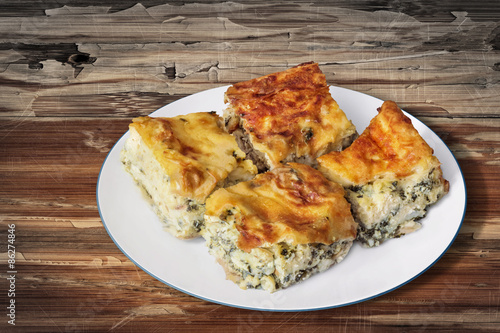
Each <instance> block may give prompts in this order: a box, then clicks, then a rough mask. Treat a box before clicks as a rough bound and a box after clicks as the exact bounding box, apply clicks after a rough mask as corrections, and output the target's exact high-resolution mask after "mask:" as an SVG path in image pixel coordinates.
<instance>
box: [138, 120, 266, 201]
mask: <svg viewBox="0 0 500 333" xmlns="http://www.w3.org/2000/svg"><path fill="white" fill-rule="evenodd" d="M220 124H221V118H220V117H219V116H218V115H217V114H215V113H212V112H198V113H191V114H187V115H183V116H177V117H172V118H161V117H157V118H152V117H139V118H135V119H133V123H132V124H130V126H129V127H130V129H131V130H135V131H137V132H138V133H139V135H140V136H141V138H142V140H143V141H144V143H145V144H146V145H147V146H148V147H149V148H150V149H151V150H152V151H153V154H154V155H155V158H156V159H157V160H158V161H159V162H160V164H161V165H162V167H163V168H164V170H165V174H166V175H168V176H169V177H170V183H171V185H172V191H173V192H174V193H176V194H179V195H182V196H186V197H188V198H194V199H196V200H198V201H201V202H204V201H205V199H206V197H207V196H208V195H209V194H210V193H211V192H212V191H213V190H214V189H215V188H216V186H217V184H218V183H219V182H220V181H222V180H224V179H225V178H226V177H227V176H228V174H229V173H230V172H231V171H232V170H233V169H235V168H236V166H237V165H238V164H239V163H240V162H241V161H242V160H243V159H244V158H245V153H243V152H242V151H241V150H240V149H239V148H238V145H237V143H236V140H235V139H234V137H232V136H231V135H229V134H228V133H226V132H225V131H224V130H223V129H222V128H221V126H220ZM251 171H253V173H256V168H255V167H253V170H251Z"/></svg>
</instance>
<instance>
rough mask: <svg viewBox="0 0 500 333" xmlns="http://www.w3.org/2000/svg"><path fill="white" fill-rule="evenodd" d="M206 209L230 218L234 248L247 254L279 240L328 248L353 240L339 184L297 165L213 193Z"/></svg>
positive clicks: (353, 226) (350, 219)
mask: <svg viewBox="0 0 500 333" xmlns="http://www.w3.org/2000/svg"><path fill="white" fill-rule="evenodd" d="M206 208H207V211H206V213H205V215H208V216H216V217H222V216H224V214H227V212H228V211H232V212H233V213H232V214H235V216H234V218H235V220H236V221H237V222H236V223H237V224H236V228H237V230H238V231H239V239H238V244H237V245H238V247H239V248H240V249H242V250H244V251H247V252H249V251H250V250H251V249H253V248H256V247H266V246H271V245H273V244H278V243H280V242H285V243H287V244H289V245H297V244H309V243H322V244H332V243H334V242H337V241H340V240H353V239H355V237H356V228H357V224H356V223H355V222H354V219H353V217H352V215H351V212H350V205H349V203H348V202H347V201H346V200H345V198H344V189H343V188H342V186H340V185H339V184H336V183H333V182H330V181H328V180H327V179H326V178H325V177H324V176H323V175H322V174H321V173H320V172H319V171H317V170H315V169H313V168H312V167H309V166H307V165H304V164H299V163H290V164H288V165H286V166H282V167H279V168H275V169H274V170H272V171H268V172H266V173H263V174H259V175H257V176H256V177H255V178H254V179H253V180H250V181H247V182H241V183H239V184H237V185H234V186H231V187H228V188H224V189H219V190H217V191H216V192H214V193H213V194H212V195H211V196H210V197H209V198H208V199H207V204H206ZM221 219H223V218H221Z"/></svg>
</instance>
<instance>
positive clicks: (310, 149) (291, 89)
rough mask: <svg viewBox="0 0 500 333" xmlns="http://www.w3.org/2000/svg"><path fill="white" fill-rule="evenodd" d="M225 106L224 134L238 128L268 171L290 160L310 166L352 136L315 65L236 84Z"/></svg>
mask: <svg viewBox="0 0 500 333" xmlns="http://www.w3.org/2000/svg"><path fill="white" fill-rule="evenodd" d="M225 102H226V103H229V107H228V109H227V110H226V128H227V130H228V131H229V132H230V133H232V132H234V131H236V130H237V129H239V128H242V129H243V130H244V132H245V135H247V136H248V138H249V140H250V142H251V146H252V148H253V149H255V150H257V151H259V152H260V153H263V154H264V155H265V156H266V159H267V161H266V162H267V164H268V167H269V168H274V167H277V166H279V164H280V163H283V162H290V161H293V162H305V163H307V164H312V163H313V162H314V160H315V159H316V158H317V157H318V156H320V155H322V154H324V153H327V152H329V151H332V150H340V149H341V148H343V146H344V145H345V143H346V140H350V139H352V137H353V135H355V134H356V129H355V127H354V125H353V124H352V123H351V122H350V121H349V120H348V119H347V117H346V115H345V114H344V112H343V111H342V110H341V109H340V108H339V106H338V104H337V102H336V101H335V100H334V99H333V98H332V96H331V94H330V91H329V87H328V85H327V84H326V78H325V75H324V74H323V73H322V72H321V70H320V68H319V66H318V64H316V63H305V64H301V65H298V66H296V67H293V68H290V69H288V70H285V71H282V72H277V73H273V74H269V75H266V76H263V77H259V78H255V79H252V80H249V81H245V82H240V83H236V84H234V85H233V86H231V87H230V88H229V89H228V90H227V92H226V95H225ZM351 141H352V140H351ZM348 143H350V142H348ZM301 158H302V159H301Z"/></svg>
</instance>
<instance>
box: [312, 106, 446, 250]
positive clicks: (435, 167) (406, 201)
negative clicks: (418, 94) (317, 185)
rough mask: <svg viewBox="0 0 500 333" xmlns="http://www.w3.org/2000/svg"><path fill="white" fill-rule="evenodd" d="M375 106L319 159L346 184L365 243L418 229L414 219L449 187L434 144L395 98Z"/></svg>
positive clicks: (321, 167)
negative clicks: (338, 146)
mask: <svg viewBox="0 0 500 333" xmlns="http://www.w3.org/2000/svg"><path fill="white" fill-rule="evenodd" d="M378 111H379V113H378V115H377V116H375V117H374V118H373V119H372V120H371V122H370V124H369V126H368V127H367V128H366V129H365V131H364V132H363V133H362V134H361V135H360V136H359V137H358V138H357V139H356V140H355V141H354V142H353V143H352V145H351V146H350V147H348V148H346V149H345V150H344V151H342V152H331V153H329V154H326V155H324V156H321V157H320V158H319V159H318V162H319V170H320V171H322V172H323V173H324V174H325V175H326V176H327V178H329V179H330V180H333V181H335V182H338V183H340V184H342V185H343V186H344V187H345V189H346V193H347V197H346V198H347V200H348V201H349V202H350V203H351V207H352V211H353V215H354V218H355V220H356V221H357V222H358V223H359V230H358V240H360V241H361V242H362V243H363V244H364V245H365V246H367V247H373V246H378V245H380V244H381V243H382V242H383V241H385V240H387V239H389V238H395V237H400V236H402V235H404V234H407V233H410V232H413V231H415V230H417V229H419V228H420V227H421V224H420V222H419V221H418V220H419V219H421V218H423V217H424V216H425V214H426V212H427V208H428V207H429V206H430V205H431V204H433V203H435V202H437V201H438V200H439V199H440V198H441V197H442V196H443V195H445V194H446V193H447V192H448V189H449V184H448V181H447V180H445V179H444V178H443V173H442V170H441V167H440V162H439V160H438V159H437V157H435V156H434V155H433V150H432V148H431V147H429V145H428V144H427V143H426V142H425V141H424V139H423V138H422V137H421V136H420V135H419V133H418V131H417V130H416V129H415V128H414V127H413V125H412V123H411V120H410V119H409V118H408V117H407V116H405V115H404V113H403V112H402V111H401V110H400V109H399V107H398V106H397V105H396V103H394V102H392V101H386V102H384V103H383V105H382V107H381V108H379V110H378Z"/></svg>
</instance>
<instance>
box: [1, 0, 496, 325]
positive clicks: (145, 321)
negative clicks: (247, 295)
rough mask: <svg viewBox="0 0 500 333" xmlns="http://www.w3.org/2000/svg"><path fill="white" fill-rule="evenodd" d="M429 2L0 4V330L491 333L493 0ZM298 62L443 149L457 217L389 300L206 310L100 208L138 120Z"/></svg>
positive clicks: (209, 306) (29, 0)
mask: <svg viewBox="0 0 500 333" xmlns="http://www.w3.org/2000/svg"><path fill="white" fill-rule="evenodd" d="M426 3H427V2H425V1H412V2H406V1H362V0H355V1H330V2H328V1H314V0H307V1H303V0H299V1H278V2H271V1H244V2H243V1H238V0H237V1H235V2H223V1H166V0H163V1H162V0H154V1H148V0H145V1H142V2H141V3H137V2H135V1H128V0H122V1H110V0H108V1H106V0H104V1H93V0H78V1H76V0H75V1H62V0H48V1H38V0H26V1H14V0H5V1H2V3H1V4H0V17H1V18H0V39H1V42H0V85H1V86H0V101H1V104H0V117H1V118H0V119H1V123H0V221H1V232H0V244H1V245H0V247H1V255H2V257H1V262H0V264H1V266H0V277H1V279H2V282H1V283H0V295H1V296H0V299H1V308H2V309H3V310H1V311H0V312H1V313H0V314H1V316H0V318H2V319H1V320H0V321H1V323H0V331H2V332H3V331H12V332H14V331H15V332H18V331H19V332H91V331H96V332H106V331H113V332H115V331H116V332H137V331H143V332H175V331H195V330H202V331H203V330H204V331H209V332H278V331H287V332H302V331H307V332H309V331H311V332H317V331H327V332H340V331H342V332H344V331H346V332H353V331H383V332H391V331H394V332H402V331H426V330H437V331H441V332H442V331H457V330H459V331H460V330H470V331H485V332H491V331H498V330H499V327H500V199H499V198H500V175H499V171H500V168H499V166H500V132H499V130H500V24H499V22H500V2H498V1H476V2H474V1H449V0H444V1H439V2H436V1H432V2H429V3H431V4H426ZM306 61H316V62H318V63H319V64H320V66H321V68H322V70H323V72H324V73H325V74H326V77H327V81H328V83H329V84H331V85H335V86H340V87H344V88H348V89H352V90H356V91H359V92H363V93H367V94H369V95H372V96H375V97H377V98H380V99H383V100H387V99H391V100H394V101H396V102H397V103H398V104H399V105H400V106H401V107H402V108H403V109H405V110H406V111H408V112H409V113H411V114H412V115H414V116H415V117H417V118H418V119H419V120H421V121H422V122H424V123H425V124H426V125H428V126H429V127H430V128H431V129H432V130H434V131H435V132H436V133H437V134H438V135H439V136H440V137H441V138H442V139H443V140H444V142H445V143H446V144H447V145H448V147H449V148H450V149H451V151H452V152H453V154H454V155H455V157H456V159H457V161H458V163H459V165H460V167H461V169H462V171H463V174H464V177H465V182H466V185H467V211H466V214H465V218H464V221H463V225H462V228H461V230H460V232H459V234H458V236H457V238H456V240H455V242H454V243H453V244H452V246H451V247H450V248H449V250H448V251H447V252H446V254H444V255H443V256H442V258H441V259H440V260H439V261H438V262H437V263H436V264H435V265H433V266H432V267H431V268H430V269H428V270H427V271H426V272H425V273H423V274H422V275H421V276H419V277H417V278H416V279H415V280H413V281H412V282H410V283H408V284H406V285H404V286H402V287H400V288H398V289H396V290H394V291H391V292H390V293H387V294H384V295H381V296H379V297H376V298H374V299H371V300H368V301H364V302H360V303H356V304H352V305H348V306H344V307H338V308H331V309H324V310H316V311H306V312H269V311H255V310H247V309H240V308H235V307H230V306H224V305H220V304H215V303H211V302H209V301H204V300H201V299H198V298H196V297H193V296H190V295H187V294H185V293H183V292H180V291H178V290H176V289H174V288H171V287H169V286H167V285H165V284H163V283H162V282H160V281H158V280H156V279H155V278H153V277H151V276H150V275H149V274H147V273H146V272H144V271H142V270H141V269H140V268H138V267H137V266H136V265H135V264H134V263H133V262H131V261H130V260H129V259H128V258H127V257H126V256H125V255H124V254H123V253H122V252H121V251H120V250H119V248H118V247H117V246H116V245H115V244H114V243H113V241H112V239H111V238H110V236H109V235H108V234H107V232H106V230H105V228H104V227H103V224H102V222H101V219H100V216H99V212H98V208H97V203H96V184H97V179H98V175H99V171H100V168H101V165H102V163H103V161H104V159H105V158H106V156H107V153H108V152H109V151H110V149H111V148H112V147H113V144H114V143H115V142H116V141H117V140H118V139H119V138H120V137H121V136H122V135H123V133H125V132H126V131H127V126H128V123H129V122H130V120H131V119H132V118H133V117H136V116H139V115H147V114H149V113H151V112H153V111H154V110H155V109H157V108H159V107H161V106H163V105H166V104H168V103H170V102H172V101H175V100H178V99H180V98H182V97H185V96H188V95H190V94H193V93H196V92H199V91H203V90H206V89H210V88H215V87H219V86H223V85H228V84H232V83H235V82H238V81H243V80H247V79H250V78H254V77H257V76H260V75H264V74H268V73H271V72H276V71H279V70H283V69H286V68H288V67H290V66H293V65H296V64H299V63H301V62H306ZM452 190H453V189H452ZM9 235H14V236H15V241H11V242H10V245H13V246H14V247H15V259H14V260H15V262H14V260H12V259H11V260H10V263H14V264H15V266H14V267H13V268H14V270H15V272H16V273H15V274H12V273H10V271H11V270H13V269H10V268H9V253H8V251H7V250H8V248H7V246H8V245H9V240H12V239H13V237H14V236H9ZM9 237H10V238H9ZM11 248H12V247H11ZM11 275H14V278H15V279H9V278H11ZM12 288H14V289H15V291H14V290H12ZM11 292H14V293H15V295H12V294H11ZM12 300H14V301H15V310H13V311H11V310H10V309H8V308H6V307H9V306H10V304H11V303H10V302H12ZM12 313H13V314H14V315H15V318H14V319H15V321H12V318H9V315H11V314H12ZM9 321H11V323H15V326H13V325H11V323H9Z"/></svg>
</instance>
